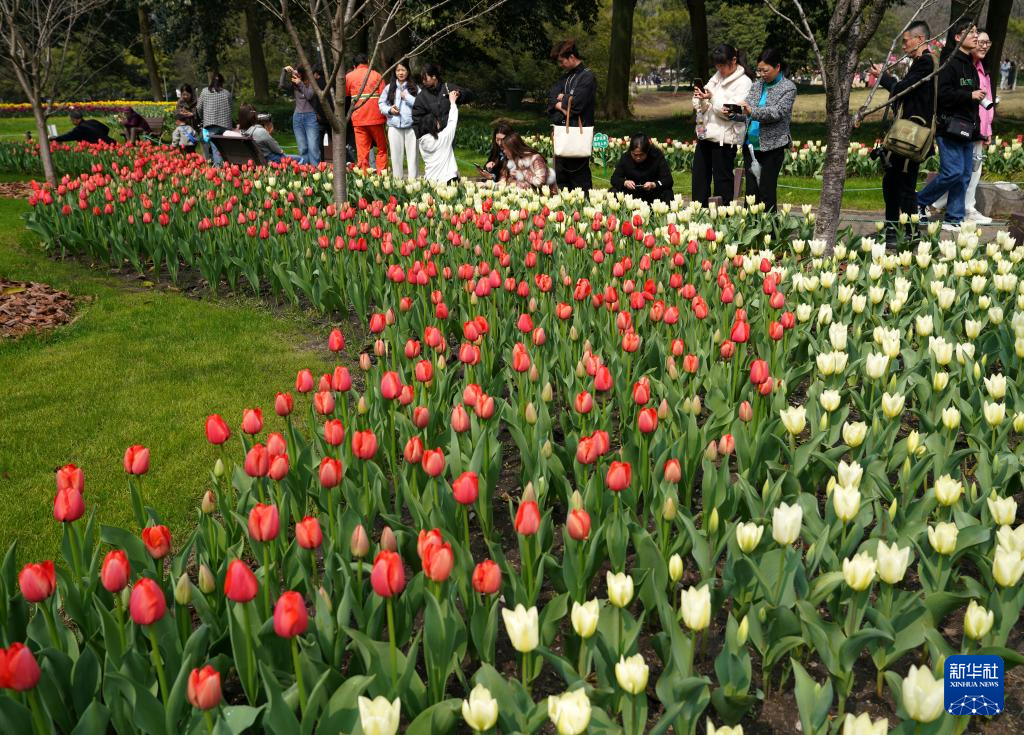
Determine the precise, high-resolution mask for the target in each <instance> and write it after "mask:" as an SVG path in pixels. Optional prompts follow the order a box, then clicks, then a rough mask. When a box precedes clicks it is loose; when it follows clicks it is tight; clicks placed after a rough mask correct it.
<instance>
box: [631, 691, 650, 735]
mask: <svg viewBox="0 0 1024 735" xmlns="http://www.w3.org/2000/svg"><path fill="white" fill-rule="evenodd" d="M630 697H631V698H632V700H633V727H635V728H636V732H637V735H643V732H644V725H646V724H647V723H642V724H641V722H640V695H639V694H632V695H630Z"/></svg>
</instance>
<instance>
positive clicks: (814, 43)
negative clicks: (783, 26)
mask: <svg viewBox="0 0 1024 735" xmlns="http://www.w3.org/2000/svg"><path fill="white" fill-rule="evenodd" d="M790 2H792V3H793V5H795V6H796V9H797V12H798V13H799V14H800V25H797V23H796V21H795V20H793V19H792V18H790V17H789V16H788V15H786V14H785V13H783V12H782V11H781V10H779V9H778V8H776V7H775V5H773V4H772V2H771V0H764V4H765V5H767V6H768V7H769V8H771V10H772V12H774V13H775V14H776V15H777V16H779V17H780V18H782V19H783V20H785V21H787V22H788V23H789V24H790V25H791V26H793V28H794V29H795V30H796V32H797V33H798V34H799V35H800V37H801V38H803V39H804V40H805V41H807V42H808V43H809V44H811V49H812V50H813V51H814V58H815V59H817V60H818V68H819V69H820V70H821V83H822V86H823V87H824V88H825V93H826V94H828V80H827V79H826V78H825V76H826V75H825V61H824V57H823V56H822V54H821V48H820V47H819V46H818V39H817V38H815V36H814V31H812V30H811V25H810V23H808V22H807V14H806V13H805V12H804V6H803V5H801V4H800V0H790Z"/></svg>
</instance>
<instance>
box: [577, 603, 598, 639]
mask: <svg viewBox="0 0 1024 735" xmlns="http://www.w3.org/2000/svg"><path fill="white" fill-rule="evenodd" d="M600 614H601V603H600V602H598V601H597V599H596V598H595V599H593V600H589V601H588V602H584V603H583V604H580V603H578V602H574V603H572V612H571V613H570V615H569V619H570V620H571V621H572V629H573V630H575V631H576V635H578V636H579V637H580V638H583V639H587V638H590V636H592V635H594V633H595V632H596V631H597V622H598V619H599V618H600Z"/></svg>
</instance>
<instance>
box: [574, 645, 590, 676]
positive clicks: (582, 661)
mask: <svg viewBox="0 0 1024 735" xmlns="http://www.w3.org/2000/svg"><path fill="white" fill-rule="evenodd" d="M587 668H588V667H587V639H586V638H580V656H579V664H578V666H577V669H578V670H579V672H580V678H581V679H586V678H587V674H588V673H590V672H589V671H588V670H587Z"/></svg>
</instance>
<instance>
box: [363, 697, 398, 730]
mask: <svg viewBox="0 0 1024 735" xmlns="http://www.w3.org/2000/svg"><path fill="white" fill-rule="evenodd" d="M358 703H359V722H360V723H361V724H362V726H363V732H364V733H365V734H366V735H395V733H396V732H398V724H399V720H400V719H401V714H402V702H401V700H399V699H397V698H396V699H395V701H394V702H389V701H388V700H387V698H386V697H374V698H373V699H372V700H371V699H367V698H366V697H359V700H358Z"/></svg>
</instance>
